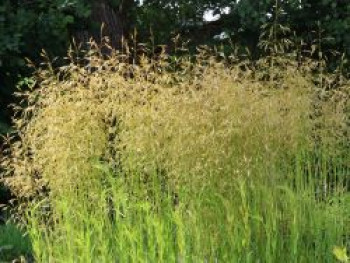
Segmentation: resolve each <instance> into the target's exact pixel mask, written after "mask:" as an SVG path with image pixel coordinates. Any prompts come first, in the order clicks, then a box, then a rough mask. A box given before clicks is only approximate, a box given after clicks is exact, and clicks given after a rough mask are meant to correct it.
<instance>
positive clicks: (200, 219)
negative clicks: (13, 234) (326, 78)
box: [2, 49, 350, 262]
mask: <svg viewBox="0 0 350 263" xmlns="http://www.w3.org/2000/svg"><path fill="white" fill-rule="evenodd" d="M127 55H128V54H120V53H117V52H115V51H111V53H110V54H109V57H108V58H105V56H104V55H103V54H100V52H99V50H98V49H91V50H90V52H89V53H88V54H87V56H86V57H85V58H84V59H85V60H83V63H81V58H78V57H76V55H75V54H74V53H70V54H69V57H70V60H71V64H70V65H69V66H67V67H65V68H62V69H61V70H60V71H59V73H58V74H57V73H54V72H53V71H52V70H50V67H48V70H41V71H39V74H40V76H41V77H42V78H43V81H42V82H41V83H40V87H39V88H38V89H37V90H34V91H32V92H29V93H27V94H26V96H27V97H26V99H25V100H26V102H27V104H28V107H27V108H26V109H24V110H23V111H22V115H20V117H19V118H18V119H17V121H16V130H17V134H16V136H17V139H18V140H17V142H15V143H10V144H9V145H8V149H7V152H6V157H5V159H4V160H3V162H2V163H3V165H4V166H6V174H5V177H4V180H5V182H6V183H7V185H9V186H10V187H11V189H12V190H13V192H14V193H15V194H17V196H18V197H19V198H21V199H22V200H27V202H28V203H29V204H28V205H27V206H26V207H27V208H26V210H25V213H26V215H27V216H26V217H25V220H26V222H27V229H28V233H29V236H30V237H31V240H32V244H33V251H34V257H35V259H36V260H37V261H38V262H51V261H58V262H112V261H119V262H125V261H131V262H145V261H148V262H159V261H160V262H168V261H170V262H174V261H184V262H198V261H208V262H211V261H222V262H231V261H233V262H256V261H263V262H281V261H286V262H292V261H295V262H313V261H321V262H331V261H332V260H333V255H332V248H333V247H334V246H335V245H338V246H343V245H344V246H347V245H348V242H349V234H350V229H349V221H348V219H349V215H350V208H349V202H348V201H349V198H350V195H349V192H348V189H347V188H348V183H347V181H348V180H347V176H348V174H349V171H350V169H349V167H348V166H347V165H344V163H345V162H344V160H346V158H348V155H346V154H333V153H334V152H335V151H333V150H337V149H339V150H340V149H341V147H342V146H343V145H344V144H343V139H344V138H343V137H342V136H340V135H339V136H338V135H337V136H334V137H332V136H331V135H330V134H331V133H329V132H324V131H325V130H326V128H325V127H330V126H331V125H330V123H327V120H331V119H334V120H338V121H339V123H341V121H340V120H344V118H345V116H346V114H345V113H346V110H345V109H344V107H339V108H337V109H338V110H336V111H333V110H328V109H329V108H330V109H333V107H334V105H335V104H334V103H333V102H332V100H327V101H326V102H324V104H323V105H324V108H323V109H324V110H323V113H322V114H321V115H320V116H322V117H321V118H320V116H319V115H318V116H317V118H316V119H315V118H311V117H313V116H314V111H315V107H314V105H315V94H317V93H316V92H318V91H317V89H315V83H314V82H313V80H312V76H311V75H309V74H311V73H310V70H307V69H305V68H301V69H300V70H299V69H297V68H295V67H294V64H293V63H287V64H284V65H283V67H281V72H282V73H281V74H279V75H278V82H274V80H271V79H268V80H267V81H264V80H263V79H261V77H260V75H259V73H260V72H259V70H261V68H255V69H254V68H249V67H248V68H247V67H242V65H240V64H234V65H228V64H227V62H226V61H218V60H217V59H216V58H215V56H211V55H210V54H208V53H205V52H204V51H202V53H200V54H199V55H198V56H197V57H196V59H195V60H194V61H193V59H191V58H186V57H184V58H181V59H179V60H178V61H177V62H176V64H174V62H172V60H169V58H168V56H167V55H166V54H165V53H162V54H161V55H160V56H158V57H157V59H149V58H147V57H146V56H143V57H140V58H139V60H138V63H137V64H130V63H128V61H127ZM305 67H306V66H305ZM175 68H176V70H174V69H175ZM274 70H276V69H274ZM252 71H253V72H252ZM276 83H277V84H278V85H279V84H280V83H282V84H283V85H282V86H281V87H280V88H278V87H276ZM278 85H277V86H278ZM317 103H318V102H317ZM327 107H328V108H327ZM326 113H327V114H326ZM318 123H322V125H323V126H319V125H318ZM332 124H333V122H332ZM315 127H316V128H317V129H315ZM333 128H334V129H336V128H335V127H333ZM316 135H317V136H316ZM330 141H336V142H340V143H339V144H330V143H329V142H330ZM330 150H332V151H330ZM342 153H344V151H342ZM42 193H44V195H43V194H42ZM28 200H32V202H29V201H28Z"/></svg>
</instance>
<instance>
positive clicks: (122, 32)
mask: <svg viewBox="0 0 350 263" xmlns="http://www.w3.org/2000/svg"><path fill="white" fill-rule="evenodd" d="M124 2H126V3H124ZM134 4H135V2H134V1H133V0H128V1H121V4H120V5H119V7H118V8H115V7H112V6H111V5H110V4H109V3H108V1H107V0H99V1H94V2H93V4H92V6H91V15H90V17H89V25H88V26H87V27H86V28H84V29H82V30H79V31H78V32H76V33H75V34H74V37H75V40H76V41H77V42H78V43H81V44H83V45H86V44H87V43H88V42H89V41H90V39H91V38H92V39H93V40H94V41H96V42H97V43H101V42H102V41H103V38H108V40H109V45H110V46H112V47H113V48H115V49H120V48H121V47H122V39H123V37H125V36H127V34H128V25H129V24H130V23H129V21H127V20H128V19H127V18H128V17H129V16H128V12H130V11H131V9H132V8H133V7H134Z"/></svg>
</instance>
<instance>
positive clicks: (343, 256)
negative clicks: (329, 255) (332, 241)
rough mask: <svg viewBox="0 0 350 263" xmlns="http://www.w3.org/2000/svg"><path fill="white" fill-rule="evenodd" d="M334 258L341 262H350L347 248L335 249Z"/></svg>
mask: <svg viewBox="0 0 350 263" xmlns="http://www.w3.org/2000/svg"><path fill="white" fill-rule="evenodd" d="M333 254H334V256H335V257H336V258H337V259H338V260H339V261H341V262H349V257H348V255H347V252H346V248H340V247H334V248H333Z"/></svg>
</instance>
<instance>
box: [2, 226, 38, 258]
mask: <svg viewBox="0 0 350 263" xmlns="http://www.w3.org/2000/svg"><path fill="white" fill-rule="evenodd" d="M31 252H32V251H31V244H30V240H29V238H28V236H25V235H24V233H23V231H21V230H19V229H18V228H17V227H16V226H15V225H14V224H11V223H7V224H3V225H0V261H1V262H10V261H12V260H15V259H16V258H23V259H24V258H26V257H28V256H30V253H31Z"/></svg>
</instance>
